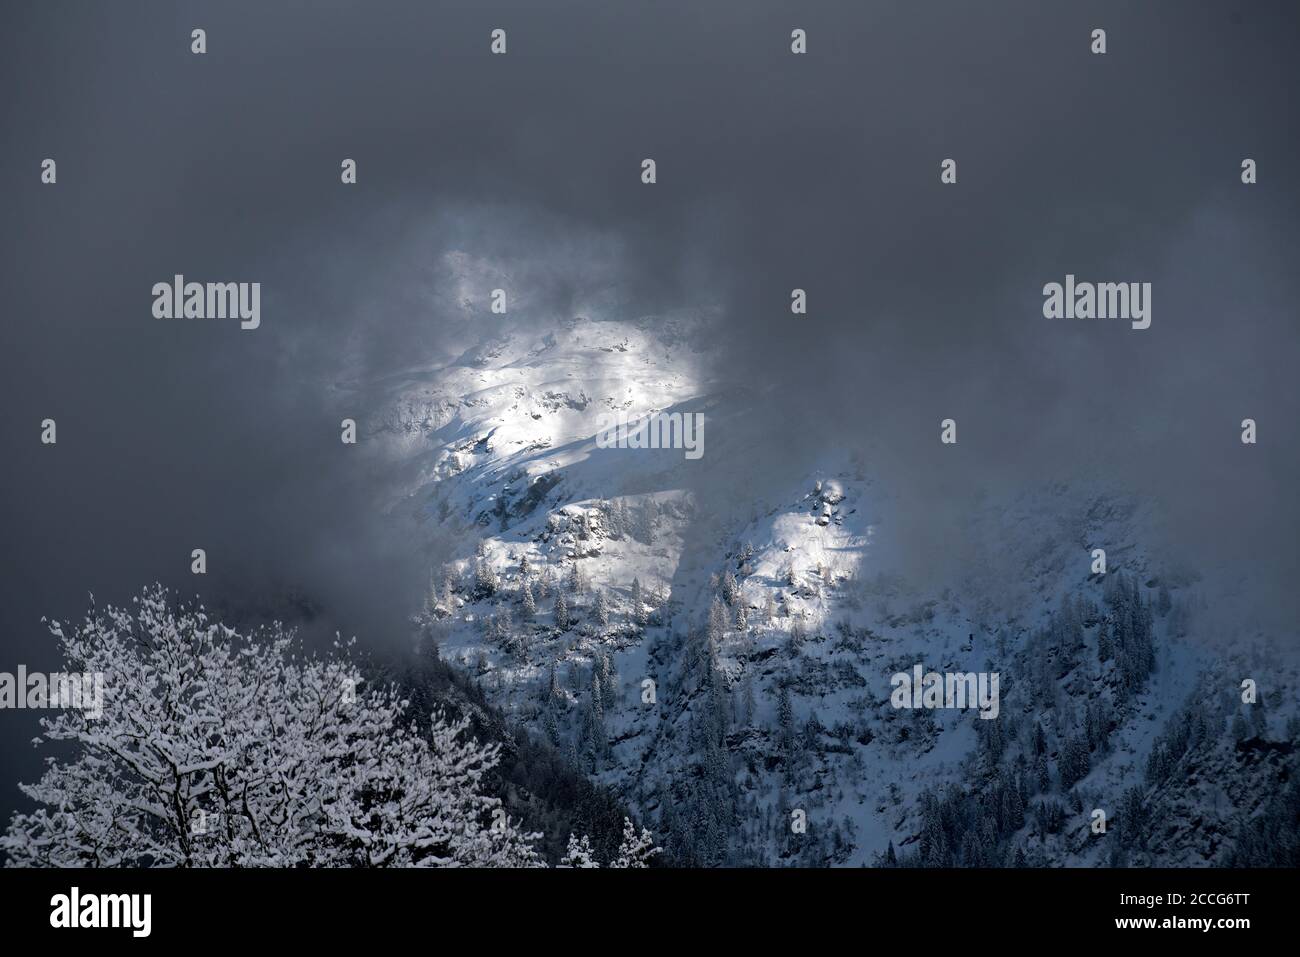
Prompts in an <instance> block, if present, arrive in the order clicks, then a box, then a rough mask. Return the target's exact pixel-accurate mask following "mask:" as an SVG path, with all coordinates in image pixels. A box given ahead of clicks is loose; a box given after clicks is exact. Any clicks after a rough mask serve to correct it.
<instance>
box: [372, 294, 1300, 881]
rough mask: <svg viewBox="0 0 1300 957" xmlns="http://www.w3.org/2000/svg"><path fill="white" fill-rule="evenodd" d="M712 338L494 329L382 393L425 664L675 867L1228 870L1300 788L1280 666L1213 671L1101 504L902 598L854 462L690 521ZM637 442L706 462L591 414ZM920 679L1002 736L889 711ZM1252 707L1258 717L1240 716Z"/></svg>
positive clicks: (1023, 524) (1067, 494)
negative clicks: (619, 439)
mask: <svg viewBox="0 0 1300 957" xmlns="http://www.w3.org/2000/svg"><path fill="white" fill-rule="evenodd" d="M700 322H702V320H699V319H691V318H686V317H667V318H664V317H655V318H653V319H646V320H642V321H593V320H590V319H572V320H566V321H559V322H556V323H554V324H553V325H551V326H550V327H548V328H542V329H538V330H536V331H534V332H527V333H526V332H522V331H519V330H518V329H515V330H513V331H508V332H505V333H501V332H499V331H494V332H493V333H491V334H488V335H485V336H483V337H482V338H481V339H477V340H472V341H469V342H467V343H466V344H465V348H464V349H463V350H460V351H454V350H453V352H452V353H450V354H449V355H448V356H447V357H445V359H444V361H440V362H439V363H436V364H433V365H430V366H428V367H424V368H419V369H416V370H413V371H411V372H410V373H409V374H406V375H404V376H402V377H399V378H397V379H395V380H392V381H389V382H387V383H385V384H384V388H385V390H386V395H385V402H384V405H383V408H382V411H381V412H380V413H379V414H378V415H377V417H376V419H375V421H374V422H373V423H372V430H373V431H378V432H379V434H380V436H381V444H382V446H383V448H384V451H385V453H386V454H389V455H391V456H393V457H395V458H397V459H399V460H400V461H401V462H402V463H403V468H402V471H401V474H402V476H403V479H402V484H401V486H400V487H399V488H397V489H395V491H394V494H393V500H392V502H391V503H390V504H391V505H392V506H393V507H402V506H404V505H410V506H414V508H415V509H416V510H417V514H418V516H419V521H421V522H422V523H423V527H424V528H425V530H426V534H427V536H428V538H429V540H430V541H431V542H436V543H437V546H438V547H437V550H436V552H435V553H433V554H434V555H435V568H434V570H433V573H432V582H431V586H430V595H429V600H428V602H427V606H426V608H425V609H424V614H423V618H422V620H423V623H424V627H425V629H426V630H427V632H428V633H429V634H430V635H432V636H433V637H435V638H436V640H437V641H438V644H439V647H440V653H441V655H442V657H443V658H444V659H445V660H447V661H449V662H451V663H453V664H454V665H457V666H459V667H461V668H463V669H464V670H465V671H466V672H467V673H468V674H470V675H471V676H473V677H474V678H475V679H476V680H477V681H478V682H479V683H480V684H481V685H482V687H483V688H484V689H485V692H486V693H487V695H488V697H489V698H490V700H492V702H493V703H494V704H495V705H497V706H498V707H500V708H501V709H502V710H503V711H504V712H505V713H507V714H508V715H509V716H511V717H512V718H513V719H514V720H515V721H517V722H518V723H519V724H520V725H521V726H523V727H525V728H528V729H529V730H531V731H532V732H534V733H536V734H538V735H540V736H543V737H546V738H549V739H550V741H551V743H552V744H554V745H556V746H557V747H558V748H560V749H561V750H562V751H563V752H565V753H567V754H568V755H569V756H570V758H571V760H572V761H573V762H574V763H575V764H577V765H578V766H580V767H581V768H583V769H584V770H585V771H586V772H587V773H588V774H589V775H590V776H591V777H592V778H593V779H594V780H595V781H597V782H598V783H600V784H603V785H607V786H608V787H610V788H611V789H612V790H613V791H614V792H616V793H617V794H619V795H620V797H621V798H622V799H623V800H624V801H625V802H626V803H627V804H628V805H629V806H630V807H632V808H634V809H635V810H636V811H637V812H639V813H640V814H641V816H642V817H643V818H644V819H645V820H646V822H647V823H648V824H650V826H651V827H654V828H655V829H656V830H657V831H658V832H659V834H660V837H661V839H662V840H663V841H664V842H665V843H666V844H667V845H668V846H669V849H670V851H671V852H672V854H673V856H674V858H675V859H677V860H679V861H682V862H685V863H696V864H728V863H730V864H736V863H755V864H791V863H804V864H848V865H856V864H872V863H885V864H889V863H895V862H897V863H899V864H901V865H906V864H920V865H933V864H956V865H966V864H969V865H1002V864H1018V863H1027V864H1047V863H1066V864H1079V865H1098V864H1126V863H1153V864H1175V863H1178V864H1213V863H1222V862H1223V861H1224V860H1226V859H1227V856H1228V855H1230V854H1232V853H1234V848H1235V847H1236V846H1237V845H1236V844H1235V843H1234V839H1233V835H1234V834H1237V833H1240V832H1241V829H1242V828H1246V827H1249V826H1250V821H1251V818H1252V816H1254V817H1255V818H1258V817H1259V816H1260V815H1262V814H1264V813H1265V812H1266V808H1265V804H1266V803H1267V801H1268V798H1269V796H1270V794H1272V793H1274V792H1275V791H1276V788H1277V787H1278V786H1279V783H1280V782H1284V781H1286V780H1287V779H1288V775H1291V774H1292V771H1291V770H1290V769H1293V766H1294V765H1293V760H1294V759H1293V748H1294V745H1295V741H1296V727H1297V725H1296V720H1295V700H1296V687H1297V675H1296V672H1295V670H1294V668H1293V667H1292V668H1290V669H1289V670H1288V669H1287V668H1285V667H1283V666H1282V665H1280V664H1279V659H1278V656H1277V655H1276V653H1275V652H1274V651H1272V650H1270V649H1269V648H1268V647H1267V646H1266V639H1268V638H1274V639H1276V638H1278V637H1281V636H1263V635H1258V636H1256V635H1251V636H1250V637H1251V639H1252V642H1253V645H1252V646H1250V647H1242V646H1238V645H1236V644H1234V643H1228V644H1227V645H1225V646H1222V647H1227V648H1229V649H1232V652H1231V654H1229V653H1225V651H1223V650H1222V648H1221V649H1220V650H1217V651H1216V650H1212V647H1213V646H1211V645H1210V644H1208V643H1206V642H1204V641H1202V640H1200V639H1199V637H1198V634H1197V621H1198V619H1199V617H1200V615H1201V612H1202V611H1203V610H1204V607H1205V605H1206V604H1207V602H1208V601H1210V600H1211V599H1208V598H1207V595H1206V591H1205V588H1204V582H1203V581H1202V580H1200V579H1198V578H1197V577H1196V575H1195V574H1193V573H1190V572H1187V571H1185V570H1182V569H1177V568H1175V567H1173V566H1170V565H1168V564H1167V563H1165V562H1164V561H1162V560H1161V559H1160V558H1159V557H1158V556H1156V555H1154V554H1152V553H1150V551H1149V545H1148V543H1149V542H1150V541H1151V540H1152V535H1151V530H1152V525H1153V522H1154V518H1153V516H1152V515H1151V513H1150V509H1149V508H1148V507H1147V506H1146V505H1144V504H1143V503H1142V502H1140V501H1138V500H1135V499H1133V498H1131V497H1128V496H1125V495H1123V494H1120V493H1117V492H1114V491H1112V490H1108V489H1104V488H1103V487H1101V486H1097V487H1092V486H1087V487H1083V486H1079V487H1074V486H1069V485H1064V484H1058V485H1055V486H1050V487H1043V488H1034V489H1029V490H1026V491H1024V492H1022V493H1020V494H1018V495H1015V496H1004V497H1001V498H996V499H995V498H990V499H988V500H986V501H984V503H983V504H982V505H981V507H980V508H979V509H977V510H976V511H974V512H972V513H971V514H969V515H968V516H966V517H965V518H964V522H965V524H966V527H965V528H963V529H961V530H960V532H961V535H962V538H963V540H965V541H971V542H977V543H979V548H980V549H981V550H982V552H983V553H984V554H981V553H975V554H972V555H970V556H969V559H968V560H967V561H965V562H964V563H963V569H964V571H963V573H962V575H960V576H958V577H957V578H954V579H953V580H951V581H945V582H944V583H942V584H941V585H936V584H935V583H933V582H925V581H918V580H910V579H909V577H908V576H907V575H905V574H902V573H900V569H901V568H903V567H904V565H905V563H903V562H902V561H901V559H900V556H899V555H898V554H897V551H896V550H897V547H898V543H899V542H900V541H902V540H903V538H904V537H905V536H906V529H905V528H902V529H900V528H897V527H891V522H896V521H897V512H896V510H894V509H893V508H892V507H891V506H892V496H891V492H890V490H889V489H887V488H884V487H882V486H881V485H880V483H879V482H878V481H877V480H876V479H875V478H874V477H873V476H872V474H871V466H870V460H869V456H868V455H865V454H863V453H860V452H859V453H852V452H846V451H841V450H835V451H829V452H827V453H826V454H824V455H821V456H818V457H815V458H814V459H811V460H809V461H807V462H806V463H803V462H800V463H794V467H793V468H792V469H791V470H790V473H789V474H793V475H797V478H796V479H794V480H792V481H790V482H788V483H785V484H783V478H777V479H775V480H772V481H749V482H747V481H745V480H744V478H743V476H739V477H738V476H729V475H725V474H724V475H723V476H722V477H721V478H722V480H724V481H726V482H729V483H731V484H730V485H729V488H730V491H729V493H728V494H727V495H724V496H721V497H719V496H717V495H712V496H710V497H709V498H708V499H707V501H705V500H704V499H703V498H702V496H701V488H702V487H704V485H705V484H707V483H706V482H704V481H702V478H701V477H702V476H704V477H705V478H712V479H714V480H715V484H716V480H718V478H719V477H718V476H716V475H710V473H709V472H708V470H709V469H710V468H714V469H716V468H718V466H717V465H716V464H715V463H716V460H717V459H719V458H721V459H724V460H728V461H736V460H737V459H738V458H743V450H744V449H745V448H746V443H747V442H748V441H749V440H750V439H751V438H753V436H752V435H748V434H747V432H746V430H747V429H751V430H752V429H754V428H756V427H758V426H756V425H755V424H754V423H752V422H748V421H747V420H746V418H745V415H744V411H745V399H746V393H745V390H744V388H743V387H737V385H736V384H735V383H722V382H718V381H715V380H713V379H712V378H711V377H710V372H709V370H710V369H711V368H713V367H714V365H715V363H713V362H711V361H710V360H711V358H713V357H711V356H710V355H709V354H708V352H707V350H705V349H704V348H703V345H702V339H701V338H700V337H699V336H697V335H696V333H697V330H698V328H699V323H700ZM657 411H681V412H686V413H690V412H703V413H704V414H705V429H704V443H705V444H704V448H705V455H704V458H703V459H702V460H701V461H700V462H692V461H689V460H687V459H686V457H685V456H684V455H683V453H682V451H681V450H680V449H626V448H622V449H619V448H599V447H598V445H597V443H596V440H595V436H596V432H597V429H598V425H597V414H598V413H600V412H625V413H628V414H632V415H643V414H647V413H651V412H657ZM719 450H722V453H721V454H719ZM738 452H739V453H742V454H741V455H738V454H737V453H738ZM954 534H956V530H954ZM1099 545H1102V546H1104V547H1105V548H1106V550H1107V556H1108V562H1109V568H1108V570H1107V574H1105V575H1099V574H1093V573H1092V571H1091V563H1092V557H1091V555H1090V552H1091V549H1092V548H1094V547H1098V546H1099ZM1241 637H1242V638H1245V637H1247V636H1246V635H1242V636H1241ZM1286 637H1289V638H1292V639H1293V638H1294V636H1286ZM1255 645H1257V646H1258V647H1255ZM917 664H920V665H923V666H924V668H925V669H926V670H934V671H940V672H962V673H965V672H997V673H998V674H999V675H1000V678H1001V701H1000V710H999V714H998V716H997V718H996V719H993V720H985V719H981V718H980V717H979V716H978V714H977V713H975V712H973V711H962V710H949V709H939V710H908V709H898V708H895V707H894V706H893V705H892V704H891V682H890V679H891V676H892V675H893V674H895V673H897V672H910V671H911V669H912V668H913V666H914V665H917ZM1251 676H1255V677H1256V678H1257V681H1258V685H1259V689H1260V704H1259V705H1258V706H1250V707H1245V706H1240V705H1239V704H1238V703H1237V701H1238V699H1237V697H1235V695H1237V693H1238V692H1237V691H1236V690H1234V689H1237V688H1238V686H1239V685H1240V683H1241V681H1242V680H1243V678H1245V677H1251ZM1192 717H1195V718H1196V719H1197V720H1191V718H1192ZM1243 720H1244V721H1246V722H1248V723H1247V724H1246V725H1245V729H1244V730H1243V726H1242V724H1241V722H1242V721H1243ZM1188 728H1191V729H1192V732H1190V733H1189V732H1188V731H1187V729H1188ZM1098 809H1100V810H1101V811H1102V812H1103V813H1104V815H1105V818H1106V821H1107V822H1108V823H1107V829H1106V831H1105V832H1104V833H1096V832H1095V830H1094V828H1095V821H1096V817H1095V813H1094V812H1095V811H1096V810H1098ZM1269 813H1272V812H1269ZM803 821H806V828H805V827H802V826H801V822H803Z"/></svg>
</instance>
